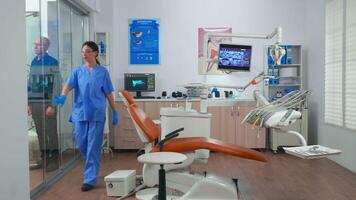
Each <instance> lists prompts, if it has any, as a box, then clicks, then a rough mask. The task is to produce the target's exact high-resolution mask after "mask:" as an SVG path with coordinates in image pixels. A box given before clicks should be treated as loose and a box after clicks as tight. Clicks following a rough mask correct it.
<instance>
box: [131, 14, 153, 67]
mask: <svg viewBox="0 0 356 200" xmlns="http://www.w3.org/2000/svg"><path fill="white" fill-rule="evenodd" d="M129 34H130V36H129V38H130V39H129V42H130V61H129V63H130V64H139V65H144V64H159V21H158V20H156V19H130V20H129Z"/></svg>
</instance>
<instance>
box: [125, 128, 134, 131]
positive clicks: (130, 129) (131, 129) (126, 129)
mask: <svg viewBox="0 0 356 200" xmlns="http://www.w3.org/2000/svg"><path fill="white" fill-rule="evenodd" d="M122 130H124V131H135V130H136V129H135V128H122Z"/></svg>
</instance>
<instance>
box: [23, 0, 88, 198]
mask: <svg viewBox="0 0 356 200" xmlns="http://www.w3.org/2000/svg"><path fill="white" fill-rule="evenodd" d="M66 2H67V1H65V0H26V32H27V34H26V37H27V38H26V48H27V64H26V66H24V70H26V71H27V72H28V78H27V79H28V80H27V81H28V86H27V89H28V138H29V154H30V155H29V158H30V160H29V162H30V188H31V198H32V197H33V196H36V195H37V194H38V193H40V191H41V190H42V189H43V188H45V187H46V185H48V183H50V182H53V181H52V180H54V179H55V178H56V177H57V175H63V174H64V173H63V172H64V171H65V169H67V168H66V166H70V165H71V161H73V160H74V158H75V157H76V150H75V146H74V143H73V140H72V138H73V137H72V132H73V130H72V124H71V123H70V122H69V121H68V120H69V117H70V114H71V111H72V94H70V95H69V96H68V98H67V102H66V104H65V105H64V106H63V107H62V108H57V107H56V106H55V105H53V101H52V100H53V97H54V96H57V95H60V93H61V89H62V86H63V84H64V82H65V81H66V80H67V79H68V76H69V75H70V72H71V70H72V68H73V67H75V66H78V65H80V64H81V63H82V59H81V54H80V50H81V44H82V43H83V42H84V41H85V40H87V39H88V36H89V31H88V30H89V28H88V24H89V23H88V21H89V19H88V17H87V16H86V15H83V14H81V13H80V12H77V11H76V9H75V8H73V7H72V6H71V5H70V4H67V3H66ZM61 169H64V170H61Z"/></svg>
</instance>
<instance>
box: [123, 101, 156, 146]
mask: <svg viewBox="0 0 356 200" xmlns="http://www.w3.org/2000/svg"><path fill="white" fill-rule="evenodd" d="M127 110H128V111H129V114H130V116H131V118H132V121H133V122H134V124H135V127H136V130H137V133H138V134H139V137H140V139H141V140H142V142H144V143H152V142H154V141H155V140H156V139H157V138H159V136H160V135H161V130H160V128H159V127H158V126H157V125H156V124H155V123H154V122H153V120H152V119H151V118H150V117H149V116H148V115H146V113H145V112H144V111H143V110H142V109H141V108H139V107H138V106H137V105H136V104H132V105H130V106H129V107H128V108H127Z"/></svg>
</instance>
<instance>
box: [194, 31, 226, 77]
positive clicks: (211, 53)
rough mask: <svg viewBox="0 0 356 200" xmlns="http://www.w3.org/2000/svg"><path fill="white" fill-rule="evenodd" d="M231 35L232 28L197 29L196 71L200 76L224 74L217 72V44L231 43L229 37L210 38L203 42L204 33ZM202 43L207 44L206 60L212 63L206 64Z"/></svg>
mask: <svg viewBox="0 0 356 200" xmlns="http://www.w3.org/2000/svg"><path fill="white" fill-rule="evenodd" d="M208 32H209V33H210V32H211V33H214V32H217V33H231V32H232V28H227V27H226V28H199V29H198V71H199V74H200V75H205V74H208V75H223V74H224V73H223V72H221V71H220V70H218V57H219V44H220V43H231V41H232V40H231V37H211V38H209V39H208V41H204V35H205V34H206V33H208ZM204 42H207V43H208V44H207V47H208V49H207V51H208V52H207V58H210V59H212V61H209V62H206V58H204V56H203V55H204V54H203V51H204Z"/></svg>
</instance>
